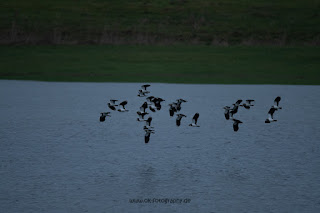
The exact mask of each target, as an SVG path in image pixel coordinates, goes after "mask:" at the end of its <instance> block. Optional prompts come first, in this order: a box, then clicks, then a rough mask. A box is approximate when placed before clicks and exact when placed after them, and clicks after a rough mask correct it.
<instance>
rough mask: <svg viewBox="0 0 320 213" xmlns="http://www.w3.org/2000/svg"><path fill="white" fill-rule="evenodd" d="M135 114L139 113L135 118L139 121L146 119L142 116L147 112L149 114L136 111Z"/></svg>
mask: <svg viewBox="0 0 320 213" xmlns="http://www.w3.org/2000/svg"><path fill="white" fill-rule="evenodd" d="M137 114H138V115H139V118H137V121H140V122H141V121H146V120H145V119H144V116H145V115H147V114H149V113H147V112H140V111H138V112H137Z"/></svg>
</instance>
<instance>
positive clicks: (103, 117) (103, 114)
mask: <svg viewBox="0 0 320 213" xmlns="http://www.w3.org/2000/svg"><path fill="white" fill-rule="evenodd" d="M100 114H101V115H100V122H103V121H105V120H106V116H109V117H111V115H110V112H101V113H100Z"/></svg>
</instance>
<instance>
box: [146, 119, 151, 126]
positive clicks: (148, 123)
mask: <svg viewBox="0 0 320 213" xmlns="http://www.w3.org/2000/svg"><path fill="white" fill-rule="evenodd" d="M145 121H146V127H150V126H151V121H152V117H149V118H148V119H147V120H145Z"/></svg>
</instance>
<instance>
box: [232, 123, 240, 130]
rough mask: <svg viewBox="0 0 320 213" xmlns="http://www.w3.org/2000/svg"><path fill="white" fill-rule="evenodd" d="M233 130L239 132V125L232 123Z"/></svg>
mask: <svg viewBox="0 0 320 213" xmlns="http://www.w3.org/2000/svg"><path fill="white" fill-rule="evenodd" d="M233 130H234V131H235V132H236V131H238V130H239V124H238V123H234V124H233Z"/></svg>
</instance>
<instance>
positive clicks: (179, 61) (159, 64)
mask: <svg viewBox="0 0 320 213" xmlns="http://www.w3.org/2000/svg"><path fill="white" fill-rule="evenodd" d="M319 70H320V48H319V47H245V46H232V47H209V46H192V45H190V46H186V45H175V46H130V45H116V46H112V45H107V46H104V45H97V46H93V45H88V46H86V45H84V46H15V47H13V46H0V78H1V79H21V80H41V81H83V82H167V83H208V84H211V83H217V84H309V85H319V84H320V72H319Z"/></svg>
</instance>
